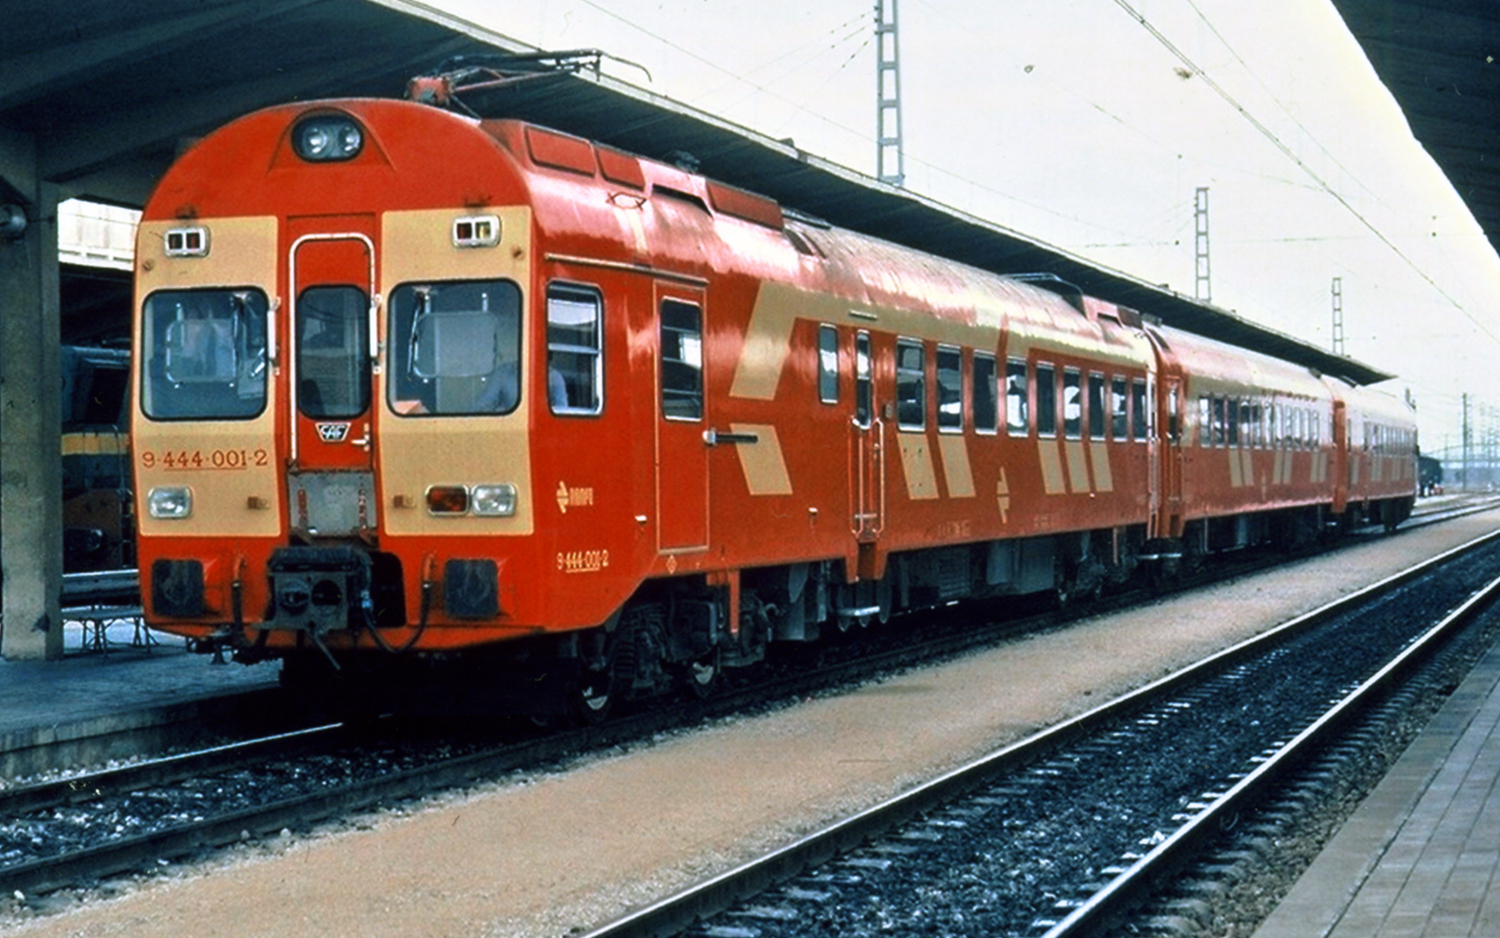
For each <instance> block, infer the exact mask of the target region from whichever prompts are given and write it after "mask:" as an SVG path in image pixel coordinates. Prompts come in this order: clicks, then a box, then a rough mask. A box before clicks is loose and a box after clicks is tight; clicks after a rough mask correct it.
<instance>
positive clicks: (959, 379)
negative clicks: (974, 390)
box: [937, 346, 964, 433]
mask: <svg viewBox="0 0 1500 938" xmlns="http://www.w3.org/2000/svg"><path fill="white" fill-rule="evenodd" d="M963 369H964V355H963V351H962V350H960V349H956V348H947V347H944V346H939V347H938V350H937V392H938V412H937V422H938V429H939V430H941V431H946V432H948V433H957V432H959V431H961V430H963V428H964V370H963Z"/></svg>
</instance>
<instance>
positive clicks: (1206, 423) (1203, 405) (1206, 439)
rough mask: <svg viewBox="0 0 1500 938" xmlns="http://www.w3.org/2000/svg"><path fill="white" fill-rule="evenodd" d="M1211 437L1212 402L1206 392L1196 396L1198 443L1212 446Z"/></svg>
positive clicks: (1212, 440) (1203, 445)
mask: <svg viewBox="0 0 1500 938" xmlns="http://www.w3.org/2000/svg"><path fill="white" fill-rule="evenodd" d="M1213 442H1214V439H1213V402H1212V401H1210V400H1209V399H1208V395H1207V394H1200V395H1199V396H1198V445H1199V446H1202V447H1209V446H1212V445H1213Z"/></svg>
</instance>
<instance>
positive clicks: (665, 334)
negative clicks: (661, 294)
mask: <svg viewBox="0 0 1500 938" xmlns="http://www.w3.org/2000/svg"><path fill="white" fill-rule="evenodd" d="M661 413H662V416H663V417H666V418H667V419H668V420H702V419H703V311H702V310H700V309H699V308H698V307H697V306H695V305H694V304H692V303H684V302H682V301H681V300H662V303H661Z"/></svg>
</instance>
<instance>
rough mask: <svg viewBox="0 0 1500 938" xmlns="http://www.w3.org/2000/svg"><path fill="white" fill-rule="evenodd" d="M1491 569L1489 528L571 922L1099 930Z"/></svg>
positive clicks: (652, 927)
mask: <svg viewBox="0 0 1500 938" xmlns="http://www.w3.org/2000/svg"><path fill="white" fill-rule="evenodd" d="M1497 571H1500V538H1497V536H1495V535H1491V536H1490V537H1487V538H1483V539H1480V540H1479V541H1476V542H1474V543H1472V544H1470V545H1466V546H1465V547H1464V548H1460V549H1459V550H1458V551H1453V552H1449V553H1448V554H1445V555H1443V556H1442V557H1439V558H1435V559H1434V560H1432V561H1429V562H1427V563H1424V564H1421V565H1418V566H1417V567H1415V568H1412V569H1411V570H1409V571H1407V572H1405V573H1403V574H1401V575H1399V576H1397V577H1393V578H1390V579H1388V580H1386V581H1384V582H1382V583H1380V584H1376V585H1375V586H1373V587H1370V588H1369V589H1367V590H1365V591H1362V592H1360V593H1359V594H1356V595H1354V596H1350V597H1348V598H1346V599H1343V600H1340V601H1339V602H1337V603H1334V604H1331V605H1329V606H1326V607H1324V608H1322V609H1319V610H1316V611H1315V612H1313V613H1310V614H1308V615H1306V616H1303V617H1300V618H1299V619H1297V620H1294V621H1292V622H1289V623H1287V624H1286V625H1284V626H1282V627H1281V628H1279V629H1277V630H1275V631H1274V632H1272V633H1267V635H1265V636H1262V637H1260V638H1257V639H1255V640H1253V641H1250V642H1246V643H1244V644H1242V645H1240V646H1237V647H1236V648H1233V649H1230V650H1228V651H1226V652H1224V653H1222V654H1220V655H1217V656H1215V657H1214V658H1212V659H1209V660H1208V661H1205V662H1203V663H1201V664H1199V665H1196V666H1194V667H1193V668H1190V669H1187V670H1185V671H1182V672H1179V673H1177V674H1175V675H1172V676H1170V677H1168V678H1166V679H1164V680H1163V681H1160V682H1158V683H1156V684H1154V685H1152V686H1150V687H1147V688H1144V689H1143V690H1141V691H1139V692H1137V693H1135V694H1132V695H1129V696H1128V697H1125V698H1121V699H1120V700H1117V701H1115V702H1113V703H1111V704H1108V705H1105V706H1103V707H1100V708H1098V709H1096V710H1094V711H1092V712H1090V713H1088V714H1085V715H1084V716H1081V717H1079V718H1077V719H1076V720H1073V721H1070V722H1068V723H1066V724H1063V725H1061V726H1059V727H1056V728H1054V729H1052V730H1049V731H1048V732H1046V733H1043V734H1040V735H1038V736H1036V737H1033V738H1032V739H1030V740H1027V741H1025V742H1023V743H1020V744H1017V745H1015V746H1012V747H1009V748H1007V749H1005V750H1002V751H1000V752H998V753H995V754H993V755H991V756H989V757H987V758H985V759H982V760H979V761H978V762H975V763H973V764H971V765H970V766H968V767H966V768H964V769H961V770H958V771H956V772H953V773H950V774H949V775H946V776H944V777H942V778H939V779H936V780H934V781H933V782H930V783H928V784H927V785H924V786H921V787H919V788H918V789H915V790H914V791H912V792H910V793H908V794H906V795H904V796H902V797H900V798H897V799H894V800H892V801H890V802H887V803H886V804H883V805H880V806H877V807H875V808H872V809H870V810H868V811H865V812H862V813H860V814H858V815H856V816H854V817H851V818H848V819H846V820H845V821H843V822H840V823H839V824H836V825H833V826H831V827H829V828H827V829H825V830H824V831H822V832H819V833H818V834H815V835H813V836H811V837H808V838H805V839H804V840H802V841H799V842H797V843H795V844H791V845H788V846H787V847H785V848H783V849H781V850H778V851H776V852H774V853H772V854H770V855H768V856H766V857H763V858H761V859H760V860H757V861H754V862H752V863H749V864H746V865H744V866H742V867H740V868H738V869H736V870H733V871H730V872H728V873H725V874H724V875H722V876H719V877H716V878H714V879H712V880H710V881H707V882H705V883H702V884H700V885H698V886H697V887H694V888H693V889H690V890H688V891H686V892H684V893H682V894H679V895H677V896H674V897H671V898H669V899H666V900H663V901H662V902H660V903H657V904H656V905H653V906H651V907H649V908H646V909H642V910H640V911H639V912H637V913H636V914H634V915H632V916H629V917H627V918H625V919H622V920H620V921H619V922H616V923H614V924H612V925H610V926H607V927H605V928H602V929H600V930H598V931H596V932H594V933H592V935H591V936H590V938H617V936H626V935H630V936H638V935H653V936H656V935H676V934H688V935H695V936H714V938H774V936H778V935H806V934H824V933H828V934H833V933H837V934H840V935H861V934H870V935H875V934H885V933H892V932H895V933H913V932H928V931H932V932H935V933H946V934H976V935H978V934H983V935H1024V936H1048V938H1054V936H1056V938H1061V936H1076V935H1097V934H1107V933H1109V932H1110V929H1111V928H1118V927H1119V926H1120V925H1121V923H1122V922H1124V921H1125V920H1126V917H1127V916H1128V915H1130V914H1131V910H1133V909H1136V908H1140V907H1145V908H1147V909H1148V912H1147V913H1145V914H1146V915H1147V916H1148V917H1149V916H1150V915H1151V914H1153V913H1152V912H1151V911H1150V909H1151V906H1150V903H1149V900H1150V898H1151V896H1152V894H1153V891H1154V890H1156V889H1158V888H1159V887H1160V885H1161V884H1162V883H1164V882H1167V881H1169V880H1171V879H1172V878H1173V877H1175V876H1177V875H1178V874H1179V873H1180V872H1181V871H1182V870H1184V869H1186V868H1188V867H1189V866H1190V864H1191V863H1192V862H1193V858H1194V857H1201V856H1203V855H1204V851H1205V850H1207V849H1208V848H1209V847H1210V846H1212V845H1213V844H1214V843H1215V842H1216V841H1218V840H1219V839H1220V838H1221V836H1222V835H1223V832H1224V830H1226V829H1227V828H1229V827H1232V826H1234V823H1237V822H1238V821H1240V820H1241V819H1242V818H1245V817H1248V816H1249V812H1251V811H1253V810H1254V806H1255V805H1256V804H1258V803H1260V802H1262V801H1263V800H1264V799H1265V798H1266V797H1267V796H1268V794H1269V793H1270V792H1272V791H1274V790H1275V788H1276V786H1277V785H1278V784H1281V783H1284V782H1285V780H1286V779H1287V778H1289V777H1291V773H1293V772H1294V771H1295V770H1297V769H1298V768H1299V767H1302V766H1306V765H1308V764H1309V763H1310V761H1311V760H1313V759H1315V758H1316V757H1317V756H1318V754H1319V753H1320V752H1323V751H1325V750H1326V749H1327V747H1328V746H1329V745H1330V739H1332V738H1333V737H1335V736H1336V735H1337V734H1338V733H1339V732H1340V731H1341V730H1342V729H1343V728H1345V727H1347V726H1348V725H1350V723H1351V722H1352V721H1354V720H1355V719H1357V718H1358V717H1359V716H1360V715H1361V714H1363V713H1365V712H1367V711H1368V710H1369V709H1370V707H1371V706H1372V705H1373V703H1372V702H1373V701H1378V700H1380V699H1382V698H1384V697H1386V696H1388V695H1389V694H1390V692H1391V688H1392V687H1393V686H1394V685H1395V684H1396V683H1398V682H1399V681H1401V680H1404V679H1405V677H1406V676H1408V675H1409V674H1410V673H1411V672H1412V671H1413V669H1415V668H1416V667H1418V666H1419V665H1420V664H1421V663H1422V662H1424V661H1426V660H1428V659H1429V658H1430V656H1431V655H1432V653H1433V651H1434V650H1435V649H1436V648H1438V647H1440V646H1441V645H1442V643H1444V642H1446V641H1447V640H1448V639H1449V637H1450V636H1451V635H1452V634H1453V633H1455V632H1456V631H1458V630H1461V629H1463V628H1465V627H1466V626H1467V625H1468V624H1469V623H1470V622H1471V621H1472V620H1473V619H1474V617H1475V616H1477V615H1479V614H1480V613H1481V612H1482V611H1484V610H1486V609H1487V608H1488V607H1489V604H1490V603H1491V602H1492V601H1493V598H1494V594H1495V593H1496V592H1497V591H1500V581H1497V580H1495V579H1494V578H1495V574H1496V572H1497ZM1462 597H1468V599H1467V600H1466V601H1465V602H1463V603H1462V605H1461V606H1460V607H1459V608H1457V609H1453V610H1452V611H1451V613H1450V614H1448V615H1445V616H1443V617H1442V621H1441V622H1439V623H1437V624H1436V625H1434V624H1433V622H1432V620H1433V619H1435V618H1437V616H1424V615H1423V612H1424V610H1430V609H1441V610H1443V611H1444V612H1447V611H1448V610H1449V609H1450V607H1451V606H1453V603H1454V602H1456V601H1457V599H1458V598H1462ZM1450 600H1451V601H1450ZM1353 630H1357V632H1354V631H1353ZM1350 634H1357V635H1358V637H1359V640H1358V641H1357V642H1351V641H1349V640H1348V638H1349V635H1350ZM1158 917H1159V916H1158ZM1145 931H1146V926H1145V925H1144V924H1141V923H1136V922H1134V921H1131V923H1130V932H1129V933H1132V934H1136V933H1142V932H1145ZM1166 933H1168V934H1170V933H1173V932H1172V931H1171V930H1170V929H1168V930H1167V931H1166Z"/></svg>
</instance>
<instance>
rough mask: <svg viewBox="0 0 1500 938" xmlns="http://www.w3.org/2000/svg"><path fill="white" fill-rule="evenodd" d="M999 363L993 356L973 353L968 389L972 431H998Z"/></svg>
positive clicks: (984, 353)
mask: <svg viewBox="0 0 1500 938" xmlns="http://www.w3.org/2000/svg"><path fill="white" fill-rule="evenodd" d="M999 368H1000V366H999V363H998V362H997V361H996V360H995V356H993V355H990V354H988V353H986V352H975V353H974V360H973V364H972V369H973V375H972V376H971V381H972V383H971V384H970V387H971V388H972V389H973V393H974V430H975V432H977V433H996V432H998V431H999V429H1000V397H999V395H1000V390H999V378H1000V373H999Z"/></svg>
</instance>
